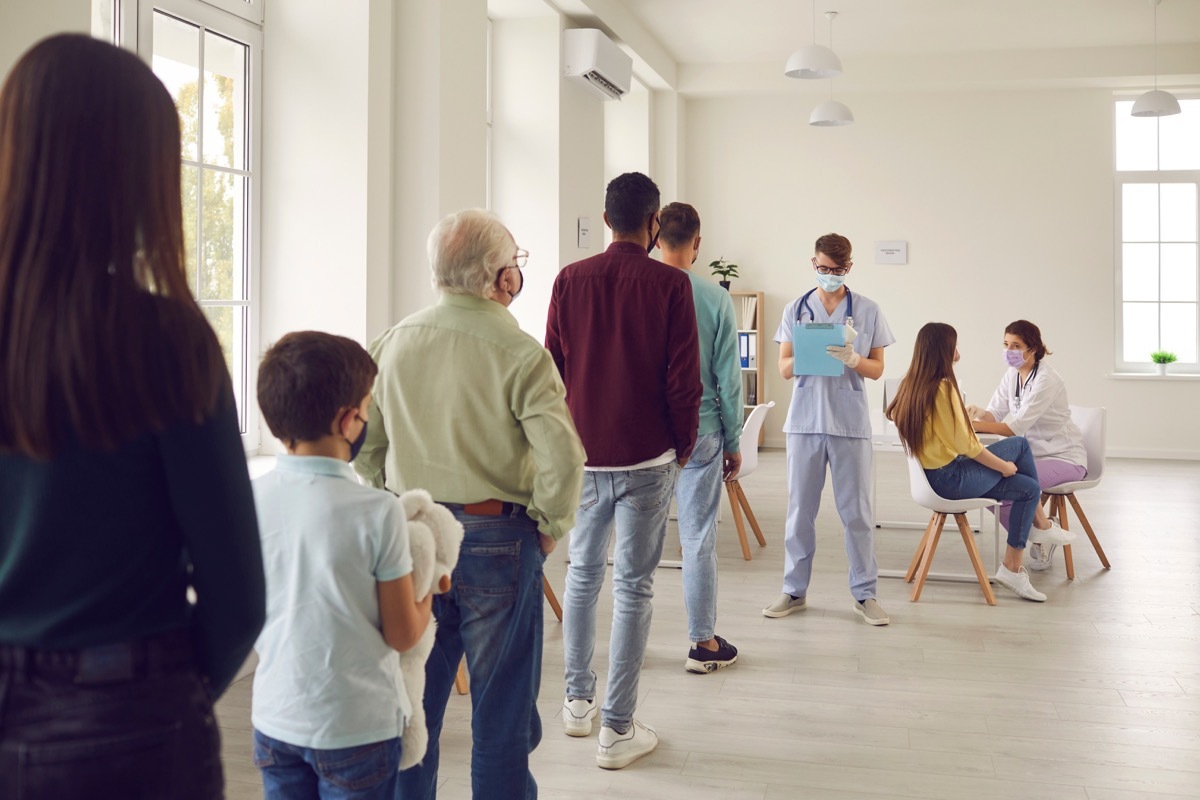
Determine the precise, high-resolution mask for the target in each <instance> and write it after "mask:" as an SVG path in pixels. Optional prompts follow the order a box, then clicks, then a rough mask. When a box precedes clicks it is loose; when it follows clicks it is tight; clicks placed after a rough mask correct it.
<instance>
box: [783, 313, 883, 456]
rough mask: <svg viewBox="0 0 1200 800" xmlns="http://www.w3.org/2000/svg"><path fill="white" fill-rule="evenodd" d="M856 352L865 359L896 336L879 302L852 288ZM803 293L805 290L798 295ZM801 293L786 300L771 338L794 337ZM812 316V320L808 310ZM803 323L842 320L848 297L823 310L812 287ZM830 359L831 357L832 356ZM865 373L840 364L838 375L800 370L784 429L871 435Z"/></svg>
mask: <svg viewBox="0 0 1200 800" xmlns="http://www.w3.org/2000/svg"><path fill="white" fill-rule="evenodd" d="M853 294H854V330H856V331H858V338H857V339H855V340H854V345H853V346H854V352H856V353H858V354H859V355H860V356H862V357H863V358H867V357H868V356H869V355H870V354H871V350H872V349H874V348H876V347H887V346H888V345H890V344H892V343H894V342H895V341H896V337H895V336H893V335H892V329H891V328H889V327H888V324H887V320H886V319H884V318H883V312H882V311H880V310H879V304H878V303H876V302H875V301H874V300H872V299H871V298H869V297H864V296H863V295H861V294H859V293H858V292H854V293H853ZM801 297H803V295H801ZM799 303H800V297H797V298H796V299H795V300H793V301H792V302H790V303H788V304H787V308H785V309H784V310H783V320H782V321H781V322H780V323H779V330H777V331H775V341H776V342H779V343H780V344H782V343H784V342H788V343H790V342H791V341H792V326H793V325H794V324H795V323H796V306H797V305H798V304H799ZM810 309H811V311H812V313H813V314H815V315H816V318H815V319H810V317H809V310H810ZM800 321H801V322H836V323H844V322H845V321H846V299H845V298H844V297H843V298H842V302H840V303H838V307H837V308H835V309H834V310H833V313H832V314H827V313H825V306H824V305H822V303H821V300H820V298H818V297H817V294H816V292H814V293H813V295H812V297H810V298H808V305H807V307H805V308H804V316H803V317H802V318H801V320H800ZM830 358H832V356H830ZM863 380H864V379H863V376H861V375H859V374H858V373H857V372H855V371H854V370H852V369H850V368H849V367H844V368H843V369H842V374H841V375H840V376H836V377H834V376H827V375H799V376H797V377H796V378H794V379H793V380H792V402H791V405H789V406H788V414H787V420H785V421H784V423H783V432H784V433H823V434H828V435H830V436H848V437H851V438H854V439H870V438H871V418H870V416H869V414H868V413H867V394H866V392H865V391H864V388H863V386H864V383H863Z"/></svg>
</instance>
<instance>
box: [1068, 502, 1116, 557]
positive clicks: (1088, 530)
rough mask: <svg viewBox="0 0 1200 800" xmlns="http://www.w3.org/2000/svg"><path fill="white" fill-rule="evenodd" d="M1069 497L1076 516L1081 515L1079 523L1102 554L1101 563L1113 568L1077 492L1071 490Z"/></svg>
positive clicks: (1094, 546)
mask: <svg viewBox="0 0 1200 800" xmlns="http://www.w3.org/2000/svg"><path fill="white" fill-rule="evenodd" d="M1067 499H1068V500H1070V501H1071V508H1073V509H1075V516H1077V517H1079V524H1080V525H1082V526H1083V532H1084V533H1086V534H1087V535H1088V538H1089V539H1091V540H1092V547H1093V548H1095V550H1096V555H1098V556H1100V563H1101V564H1103V565H1104V568H1105V569H1112V564H1109V563H1108V556H1106V555H1104V548H1103V547H1101V546H1100V540H1099V539H1097V538H1096V532H1095V531H1093V530H1092V523H1090V522H1088V518H1087V517H1086V516H1085V515H1084V513H1083V508H1082V507H1081V506H1080V505H1079V501H1078V500H1077V499H1075V493H1074V492H1071V493H1070V494H1069V495H1067Z"/></svg>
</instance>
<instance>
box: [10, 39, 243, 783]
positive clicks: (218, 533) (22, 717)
mask: <svg viewBox="0 0 1200 800" xmlns="http://www.w3.org/2000/svg"><path fill="white" fill-rule="evenodd" d="M179 136H180V135H179V117H178V114H177V113H176V110H175V106H174V104H173V103H172V101H171V97H170V95H169V94H168V93H167V90H166V89H165V88H164V87H163V85H162V84H161V83H160V82H159V81H158V79H157V78H155V76H154V74H153V73H152V72H151V71H150V68H149V67H147V66H146V65H145V64H144V63H142V62H141V61H139V60H138V59H137V58H136V57H135V56H134V55H132V54H130V53H128V52H125V51H122V50H119V49H117V48H116V47H112V46H111V45H107V44H104V43H102V42H99V41H96V40H94V39H90V38H88V37H85V36H77V35H63V36H55V37H52V38H49V39H46V40H44V41H42V42H40V43H38V44H37V45H35V46H34V47H33V48H32V49H31V50H29V51H28V52H27V53H26V54H25V55H24V56H23V57H22V58H21V59H20V60H19V61H18V62H17V64H16V65H15V66H14V67H13V69H12V71H11V73H10V74H9V76H8V78H7V80H6V81H5V83H4V86H3V89H2V90H0V398H3V402H0V699H2V702H0V796H2V797H22V798H55V800H63V798H76V797H96V796H98V795H99V794H103V795H104V796H106V797H121V798H213V797H220V796H221V794H222V777H221V766H220V750H219V739H218V732H217V728H216V723H215V720H214V719H213V712H212V702H213V699H214V698H215V697H216V696H218V695H219V694H220V693H221V692H222V691H223V690H224V689H225V687H226V686H227V685H228V684H229V682H230V681H231V680H232V679H233V677H234V674H235V673H236V671H237V669H238V667H239V666H240V664H241V663H242V661H243V660H244V659H245V657H246V655H247V654H248V652H249V650H250V648H251V646H252V645H253V643H254V639H255V636H256V635H257V633H258V630H259V628H260V627H261V625H262V620H263V615H264V589H263V569H262V556H261V551H260V549H259V544H258V529H257V525H256V521H255V514H254V507H253V499H252V496H251V493H250V483H249V478H248V475H247V471H246V463H245V457H244V455H243V451H242V445H241V440H240V433H239V430H238V419H237V413H236V410H235V407H234V400H233V395H232V391H231V386H230V380H229V375H228V372H227V371H226V368H225V364H224V361H223V359H222V355H221V350H220V346H219V345H218V343H217V339H216V336H215V335H214V333H213V331H212V329H211V328H210V327H209V325H208V323H207V322H206V320H205V318H204V316H203V314H202V313H201V311H200V309H199V308H198V307H197V305H196V303H195V301H194V300H193V298H192V296H191V294H190V293H189V290H188V287H187V281H186V278H185V273H184V244H183V225H182V202H181V197H180V156H179V153H180V138H179ZM189 590H191V591H192V592H194V595H193V596H192V599H191V600H189Z"/></svg>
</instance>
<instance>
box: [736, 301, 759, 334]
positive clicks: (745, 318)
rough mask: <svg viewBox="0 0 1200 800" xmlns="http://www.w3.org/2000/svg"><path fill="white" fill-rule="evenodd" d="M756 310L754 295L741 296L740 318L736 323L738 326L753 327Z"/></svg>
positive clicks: (756, 303)
mask: <svg viewBox="0 0 1200 800" xmlns="http://www.w3.org/2000/svg"><path fill="white" fill-rule="evenodd" d="M757 310H758V298H757V297H755V296H754V295H750V296H749V297H743V298H742V309H741V311H742V319H741V321H740V323H739V324H738V327H739V328H743V329H751V328H754V327H755V325H754V322H755V316H754V315H755V312H756V311H757Z"/></svg>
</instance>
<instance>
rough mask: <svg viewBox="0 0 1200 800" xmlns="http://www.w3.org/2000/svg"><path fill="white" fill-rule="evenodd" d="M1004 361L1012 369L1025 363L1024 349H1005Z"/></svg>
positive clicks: (1018, 367)
mask: <svg viewBox="0 0 1200 800" xmlns="http://www.w3.org/2000/svg"><path fill="white" fill-rule="evenodd" d="M1004 363H1006V364H1008V365H1009V366H1010V367H1012V368H1013V369H1020V368H1021V365H1022V364H1024V363H1025V351H1024V350H1005V351H1004Z"/></svg>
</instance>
